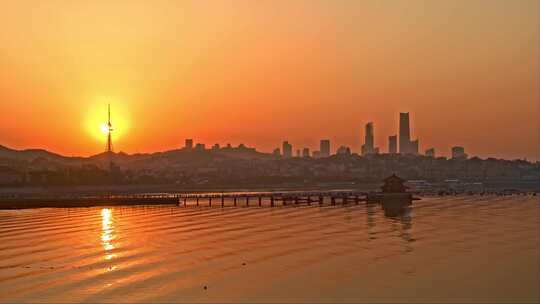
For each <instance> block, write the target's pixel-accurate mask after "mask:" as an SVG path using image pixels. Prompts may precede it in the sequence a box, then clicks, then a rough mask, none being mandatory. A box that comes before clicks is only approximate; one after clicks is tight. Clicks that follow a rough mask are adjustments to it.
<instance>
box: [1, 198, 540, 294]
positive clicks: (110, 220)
mask: <svg viewBox="0 0 540 304" xmlns="http://www.w3.org/2000/svg"><path fill="white" fill-rule="evenodd" d="M539 286H540V200H539V198H538V197H532V196H529V197H516V196H514V197H451V198H448V197H445V198H425V199H423V200H422V201H416V202H415V203H414V205H413V207H412V209H411V210H410V212H407V213H404V214H402V215H400V216H397V217H387V216H385V214H384V212H383V211H382V210H381V208H380V207H379V206H366V205H363V204H360V205H354V204H352V205H348V206H325V207H319V206H317V205H315V206H311V207H309V206H301V207H298V206H286V207H274V208H264V207H263V208H259V207H250V208H241V207H238V208H227V207H226V208H220V207H212V208H207V207H170V206H163V207H114V208H76V209H34V210H15V211H0V302H79V301H84V302H156V301H158V302H241V301H244V302H364V301H365V302H374V301H380V302H389V301H390V302H396V301H409V302H439V301H446V302H479V301H482V302H505V303H508V302H538V301H540V292H539ZM205 287H206V288H205Z"/></svg>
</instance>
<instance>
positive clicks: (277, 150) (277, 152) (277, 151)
mask: <svg viewBox="0 0 540 304" xmlns="http://www.w3.org/2000/svg"><path fill="white" fill-rule="evenodd" d="M272 154H273V155H274V156H281V151H280V150H279V148H275V149H274V151H272Z"/></svg>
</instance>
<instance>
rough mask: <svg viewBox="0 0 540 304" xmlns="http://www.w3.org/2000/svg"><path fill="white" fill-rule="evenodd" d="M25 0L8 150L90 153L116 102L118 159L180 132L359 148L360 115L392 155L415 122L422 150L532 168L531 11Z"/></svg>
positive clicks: (4, 38)
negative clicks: (394, 138) (405, 124)
mask: <svg viewBox="0 0 540 304" xmlns="http://www.w3.org/2000/svg"><path fill="white" fill-rule="evenodd" d="M36 3H38V2H35V1H32V0H23V1H10V2H8V3H5V5H4V6H3V10H2V12H1V13H0V17H1V18H2V20H3V25H4V26H3V27H2V28H0V65H1V66H2V67H3V68H2V69H0V83H1V85H0V112H1V113H3V114H4V115H3V119H2V120H0V143H1V144H3V145H6V146H9V147H14V148H17V149H24V148H45V149H47V150H51V151H55V152H57V153H61V154H65V155H83V156H84V155H93V154H96V153H99V152H101V151H102V147H103V146H104V142H105V139H104V136H103V134H102V133H101V132H100V130H99V127H100V125H101V124H102V123H106V117H105V115H104V114H103V113H106V111H105V107H106V104H107V103H111V105H112V106H113V108H114V115H115V119H114V121H113V123H114V125H115V131H114V141H115V144H116V147H115V148H116V150H117V151H125V152H127V153H137V152H140V153H144V152H152V151H163V150H168V149H173V148H174V147H177V146H178V145H179V141H180V140H181V139H182V138H189V137H193V138H197V139H198V141H199V142H205V143H207V144H208V145H210V144H213V143H216V142H220V143H226V142H230V143H231V144H233V145H238V144H240V143H245V144H248V145H250V146H255V147H257V149H259V150H261V151H265V152H270V151H272V149H274V148H275V147H276V146H278V145H280V143H281V142H282V141H283V140H288V141H289V142H290V143H292V144H294V145H295V146H299V147H309V148H310V149H311V150H312V151H316V150H318V149H319V147H318V139H320V138H328V139H330V140H331V141H332V142H333V143H336V145H333V148H334V149H336V148H338V147H339V145H346V146H349V147H351V149H352V150H353V151H355V152H358V151H360V149H361V144H362V143H361V141H360V140H358V138H359V133H360V132H361V130H362V128H363V125H364V124H365V123H366V122H369V121H373V122H374V123H375V124H376V133H375V142H376V143H377V144H376V145H377V146H378V147H379V148H380V149H381V151H388V146H387V145H388V141H387V136H389V135H394V134H396V130H397V126H398V122H397V121H396V119H395V115H394V113H397V112H404V113H406V112H410V113H414V120H415V123H414V125H412V126H411V127H412V128H411V132H412V133H411V134H413V139H415V138H420V147H419V150H420V151H424V149H425V148H428V145H429V146H430V147H431V146H432V147H435V148H436V149H437V151H439V152H440V153H439V154H440V155H447V156H448V155H449V152H448V151H450V149H451V147H452V146H453V145H462V146H464V147H466V148H467V151H468V153H470V154H471V155H479V156H481V157H488V156H493V157H499V158H506V159H515V158H524V157H526V158H527V159H540V144H535V142H540V140H539V139H540V126H539V121H540V119H539V113H540V105H539V102H538V100H539V99H540V90H539V89H538V87H539V83H540V81H539V79H540V77H539V73H540V71H539V70H540V69H539V66H540V59H539V56H538V54H539V52H540V43H539V36H540V29H539V28H540V27H539V26H538V20H539V12H540V6H539V3H538V1H533V0H522V1H501V0H478V1H472V2H471V1H464V0H457V1H431V2H426V1H416V0H411V1H401V2H400V1H391V2H384V1H383V2H381V1H369V0H367V1H337V2H330V1H306V0H299V1H296V2H295V3H294V4H291V3H285V2H272V1H269V2H264V1H263V2H257V3H243V4H241V5H240V4H239V3H235V2H233V3H231V2H229V1H214V2H213V3H212V6H213V7H214V8H215V9H212V10H208V6H207V4H205V3H204V1H197V2H195V1H185V2H175V1H172V2H171V1H159V0H158V1H155V2H152V3H150V2H148V1H137V0H134V1H130V2H129V3H127V2H121V1H120V2H116V3H114V4H111V3H106V2H101V1H96V2H86V3H85V2H73V1H63V0H59V1H53V2H42V1H41V2H39V4H36ZM95 20H100V22H99V24H97V25H96V22H95ZM531 143H532V144H531Z"/></svg>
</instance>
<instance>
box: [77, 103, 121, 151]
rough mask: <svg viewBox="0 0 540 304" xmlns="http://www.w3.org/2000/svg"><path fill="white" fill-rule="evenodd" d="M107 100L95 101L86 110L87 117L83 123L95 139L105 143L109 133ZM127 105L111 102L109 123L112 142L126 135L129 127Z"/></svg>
mask: <svg viewBox="0 0 540 304" xmlns="http://www.w3.org/2000/svg"><path fill="white" fill-rule="evenodd" d="M107 105H108V103H107V101H100V102H99V103H97V102H96V104H95V105H92V106H91V107H89V109H88V110H87V112H86V113H87V118H86V121H85V124H84V127H85V129H86V130H87V132H88V133H89V134H90V135H91V136H92V137H93V138H94V139H96V140H97V141H99V142H102V143H105V142H106V141H107V135H108V134H109V126H108V124H107V120H108V117H107V110H108V109H107ZM126 109H127V107H125V106H123V105H122V104H121V103H111V125H112V128H113V130H114V131H113V132H112V136H113V142H117V141H118V140H119V139H122V138H123V137H124V135H126V133H127V130H128V129H129V123H128V118H127V117H128V111H127V110H126Z"/></svg>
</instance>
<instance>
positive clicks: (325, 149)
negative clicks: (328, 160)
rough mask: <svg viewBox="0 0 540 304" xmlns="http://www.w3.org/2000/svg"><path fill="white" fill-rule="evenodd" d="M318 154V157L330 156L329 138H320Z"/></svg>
mask: <svg viewBox="0 0 540 304" xmlns="http://www.w3.org/2000/svg"><path fill="white" fill-rule="evenodd" d="M319 155H320V157H328V156H330V140H329V139H321V147H320V152H319Z"/></svg>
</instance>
